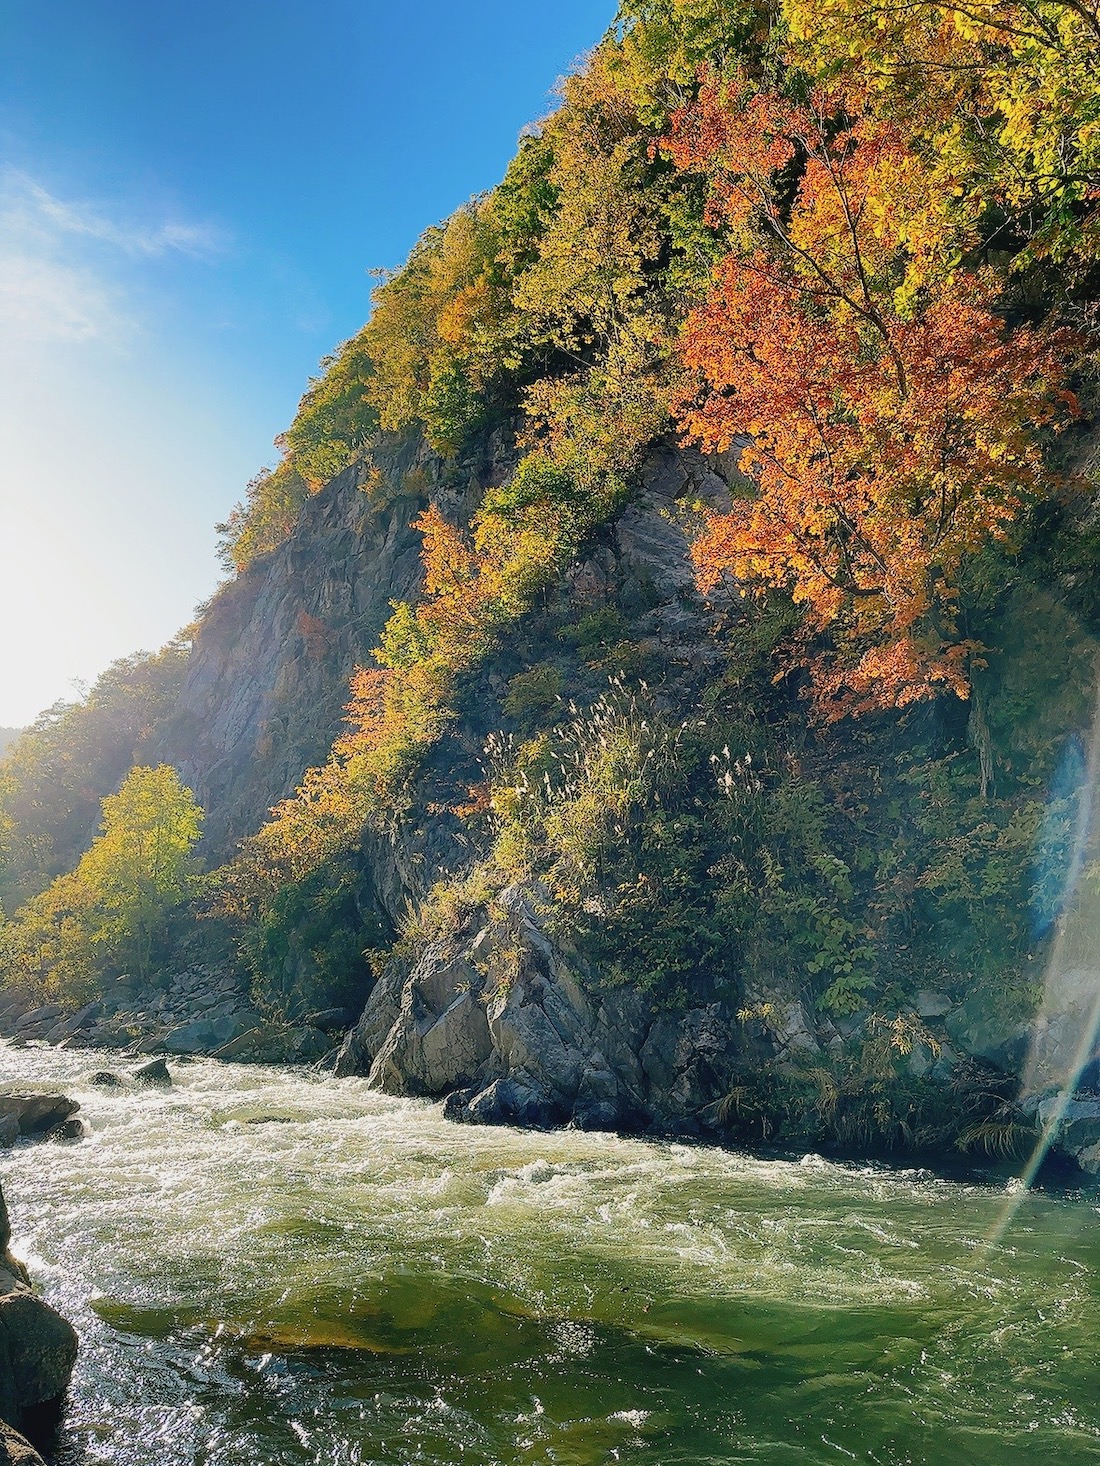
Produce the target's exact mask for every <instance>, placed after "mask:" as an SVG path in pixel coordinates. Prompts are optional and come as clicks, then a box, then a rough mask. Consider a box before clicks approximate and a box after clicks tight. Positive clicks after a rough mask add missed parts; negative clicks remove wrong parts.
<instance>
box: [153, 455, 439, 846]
mask: <svg viewBox="0 0 1100 1466" xmlns="http://www.w3.org/2000/svg"><path fill="white" fill-rule="evenodd" d="M375 457H376V461H377V463H378V466H379V468H380V470H381V472H382V474H383V476H384V478H385V481H386V487H385V490H384V492H383V493H382V494H381V495H378V496H377V498H374V497H372V496H370V495H368V494H367V493H365V492H364V491H363V489H364V484H365V481H366V470H365V469H364V467H363V466H362V465H353V466H352V467H350V468H348V469H346V470H345V471H344V472H343V473H341V474H339V475H338V476H337V477H336V478H335V479H333V481H332V482H331V483H330V484H328V485H327V486H326V487H325V488H324V489H322V490H321V492H320V493H318V494H316V495H315V496H314V497H313V498H312V499H310V500H309V501H308V503H307V504H306V505H305V507H304V509H303V510H302V513H301V516H300V518H299V521H298V524H297V526H296V528H295V530H294V533H293V534H292V535H291V537H290V539H289V540H288V541H287V542H286V543H285V544H284V545H282V546H280V548H279V549H277V550H275V551H273V552H272V553H271V554H270V555H267V556H264V557H263V558H262V559H261V560H259V561H257V563H256V564H255V565H253V566H251V567H250V568H249V569H248V570H247V571H245V572H244V574H242V575H241V576H239V577H238V578H237V579H236V580H235V581H233V582H232V584H230V585H229V586H227V587H226V588H225V589H224V590H223V591H222V592H220V594H219V595H218V596H217V597H216V598H215V600H214V602H213V604H212V605H211V607H210V609H209V611H208V612H207V614H206V615H205V617H204V618H203V621H202V624H201V628H200V631H199V634H198V639H197V642H196V646H195V651H194V654H193V656H192V657H191V659H190V662H189V664H188V670H187V674H186V676H185V679H184V684H183V689H182V692H181V695H180V700H179V705H178V709H177V712H176V713H175V715H174V717H173V718H172V720H171V721H170V724H169V726H168V727H167V728H166V730H165V732H164V734H163V737H162V740H161V743H160V745H159V746H158V747H157V749H156V750H155V753H156V757H157V758H161V759H164V760H165V761H166V762H168V763H171V764H173V765H175V767H176V768H178V769H179V770H180V773H181V775H182V777H183V779H184V782H185V783H187V784H188V785H189V787H191V788H192V789H194V791H195V795H196V797H197V799H198V800H199V802H200V804H202V805H203V807H204V808H205V809H206V810H207V811H208V814H207V822H206V832H205V847H206V849H207V850H208V851H209V852H210V853H211V858H215V859H216V858H220V857H221V856H223V855H225V854H226V853H228V851H229V850H230V849H231V847H232V845H233V844H234V842H235V841H236V840H237V839H239V838H240V837H241V836H243V835H246V834H249V833H251V831H252V830H254V829H256V828H257V826H258V825H259V824H260V823H261V822H262V820H263V819H264V817H265V815H266V812H267V810H268V809H269V808H270V806H271V805H273V804H275V803H276V802H277V801H278V800H280V799H282V798H283V797H284V796H285V795H287V794H289V793H290V792H291V791H292V790H293V789H294V787H295V785H296V784H297V782H298V781H299V779H300V778H301V776H302V773H303V771H304V770H305V769H306V768H308V767H309V765H310V764H316V763H322V762H323V761H324V759H325V757H326V755H327V753H328V749H329V746H330V744H331V742H332V739H333V738H334V736H335V735H336V734H337V733H338V732H339V731H340V729H341V725H342V715H343V706H344V704H345V703H346V702H347V680H348V677H349V676H350V674H351V672H352V670H353V669H354V667H355V666H356V664H357V663H361V662H365V661H367V660H368V658H369V654H370V651H371V648H372V647H374V646H375V645H376V644H377V638H378V634H379V632H380V631H381V629H382V626H383V625H384V624H385V622H386V620H387V618H388V617H389V614H390V601H391V600H401V599H406V598H407V597H408V596H409V595H410V594H411V593H412V592H413V591H414V589H415V587H416V585H417V584H418V582H419V579H420V558H419V552H420V536H419V535H418V534H417V533H416V532H415V531H414V530H413V529H412V528H411V524H412V521H413V520H414V519H415V518H416V516H417V514H418V513H419V512H420V510H421V508H422V507H423V503H424V500H423V498H422V497H420V496H421V495H422V492H423V489H422V487H417V476H418V475H419V476H420V478H421V479H422V480H423V482H428V481H430V477H431V476H432V475H433V474H436V475H438V473H439V471H440V469H441V464H440V462H439V460H436V459H433V458H432V457H431V456H430V455H428V454H427V453H426V452H425V451H424V450H423V449H422V448H421V447H420V446H419V445H417V444H416V443H408V442H402V443H395V444H393V445H391V446H390V447H389V448H387V447H383V448H381V449H380V450H379V451H378V452H377V453H376V455H375ZM410 476H411V477H410Z"/></svg>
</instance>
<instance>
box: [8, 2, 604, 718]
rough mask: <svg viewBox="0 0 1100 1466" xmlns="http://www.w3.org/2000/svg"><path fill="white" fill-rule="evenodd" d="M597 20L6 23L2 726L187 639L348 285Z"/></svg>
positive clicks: (352, 7)
mask: <svg viewBox="0 0 1100 1466" xmlns="http://www.w3.org/2000/svg"><path fill="white" fill-rule="evenodd" d="M614 9H615V6H614V0H543V3H539V0H468V3H466V4H456V3H455V0H414V3H412V4H404V5H398V6H396V7H391V6H389V5H384V4H382V3H379V0H90V3H89V0H0V726H21V725H23V724H25V723H27V722H29V721H30V720H31V719H32V718H33V717H34V716H35V714H36V713H37V712H38V711H39V710H41V709H42V708H43V707H45V706H48V705H49V704H50V703H52V702H53V701H54V700H55V699H57V698H59V697H72V696H74V695H75V694H74V686H75V685H77V684H78V683H79V681H80V680H84V681H90V680H92V679H94V677H95V676H96V674H97V673H98V672H100V671H101V670H102V669H103V668H104V667H105V666H106V665H107V664H108V663H109V662H110V661H112V660H113V659H114V658H115V657H118V656H122V655H124V654H126V653H128V652H131V651H135V650H137V649H138V648H148V649H152V648H155V647H157V646H159V645H160V644H161V643H163V642H164V641H166V640H167V639H168V638H169V637H170V636H172V634H173V633H174V632H175V631H176V630H177V629H178V628H179V627H181V626H183V625H185V624H186V623H187V622H188V621H190V620H191V619H192V612H193V607H194V606H195V604H196V603H197V602H199V601H201V600H202V599H204V598H205V597H206V596H207V595H209V593H210V592H211V590H212V589H213V588H214V586H215V584H216V583H217V580H218V575H219V572H218V569H217V566H216V562H215V557H214V542H215V536H214V532H213V526H214V524H215V522H217V521H218V520H220V519H223V518H224V517H225V515H226V513H227V512H228V510H229V509H230V508H231V507H232V505H233V504H234V503H235V502H236V500H237V499H239V498H240V497H241V495H242V492H243V490H244V486H245V484H246V483H247V481H248V479H249V478H251V476H252V475H253V473H255V472H256V470H257V469H258V468H259V467H261V466H262V465H263V464H265V463H271V462H273V461H274V459H275V456H276V455H275V452H274V449H273V448H272V439H273V438H274V436H275V434H276V433H277V432H279V431H280V430H281V429H282V428H284V427H286V426H287V424H288V423H289V421H290V419H291V417H292V415H293V412H294V408H295V405H296V403H297V400H298V398H299V396H300V395H301V393H302V391H303V390H304V388H305V386H306V383H307V381H308V379H309V376H310V375H311V374H312V373H313V372H314V371H315V370H316V367H317V364H318V361H319V360H320V358H321V357H322V356H324V355H325V354H326V353H327V352H328V351H330V350H331V349H332V348H333V346H335V345H336V344H337V343H338V342H339V341H341V340H343V339H345V338H346V337H347V336H349V335H351V334H352V332H353V331H355V330H356V329H357V328H358V327H359V326H360V325H361V324H362V322H363V321H364V319H365V318H366V315H367V311H368V305H369V301H368V297H369V291H370V286H371V280H370V277H369V274H368V272H369V271H370V270H371V269H373V268H376V267H380V266H381V267H392V266H394V265H396V264H399V263H400V261H401V260H402V259H403V258H404V256H405V255H406V254H407V253H408V250H409V248H410V247H411V245H412V244H413V242H414V240H415V239H416V237H417V235H418V234H419V233H420V232H421V230H422V229H424V228H425V227H426V226H427V225H429V224H432V223H435V222H436V221H437V220H438V219H441V218H443V217H445V216H446V215H447V214H449V213H450V212H451V211H452V210H453V209H454V208H456V207H457V206H458V205H459V204H460V203H462V202H463V201H464V200H465V199H466V198H468V197H469V196H470V195H471V194H472V193H475V192H478V191H479V190H481V189H485V188H488V187H491V186H492V184H493V183H495V182H496V181H497V180H498V178H499V177H500V176H501V174H502V172H503V170H504V168H505V166H506V164H507V162H508V159H509V158H510V157H511V156H512V153H513V152H514V150H515V145H516V140H517V136H518V134H519V132H520V130H521V128H522V127H523V126H524V125H525V124H527V123H528V122H530V121H532V120H534V119H536V118H537V117H539V116H541V115H543V114H544V113H545V112H547V111H548V110H549V108H550V107H551V106H552V105H553V97H552V88H553V85H554V82H555V80H556V79H557V78H558V77H559V76H560V75H562V73H563V72H565V71H567V70H568V69H569V67H570V65H571V63H572V62H573V61H574V60H575V59H576V58H577V57H578V56H579V55H581V54H582V53H583V52H584V50H585V49H586V48H587V47H589V46H591V45H592V44H594V42H595V41H597V40H598V39H599V37H600V35H601V33H602V32H603V30H604V29H605V27H606V26H607V25H608V24H609V23H610V22H611V20H612V18H613V15H614Z"/></svg>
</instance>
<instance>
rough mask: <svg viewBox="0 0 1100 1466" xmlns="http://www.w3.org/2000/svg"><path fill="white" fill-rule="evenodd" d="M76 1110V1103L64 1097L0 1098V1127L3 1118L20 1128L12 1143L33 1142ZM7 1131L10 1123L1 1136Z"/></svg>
mask: <svg viewBox="0 0 1100 1466" xmlns="http://www.w3.org/2000/svg"><path fill="white" fill-rule="evenodd" d="M79 1109H80V1105H79V1104H78V1103H77V1101H76V1100H74V1099H69V1097H68V1096H67V1095H64V1094H0V1124H2V1123H3V1121H4V1119H5V1117H7V1118H8V1120H9V1121H11V1120H14V1121H15V1123H16V1125H17V1126H18V1127H19V1128H18V1132H17V1135H16V1136H15V1137H14V1138H15V1139H21V1140H35V1139H37V1138H39V1137H41V1136H43V1135H47V1134H49V1132H50V1131H51V1130H53V1129H55V1128H56V1127H57V1126H58V1125H63V1124H64V1123H65V1121H66V1120H68V1119H69V1117H70V1116H72V1115H75V1114H76V1112H77V1110H79ZM10 1130H11V1126H10V1123H9V1124H8V1125H6V1126H5V1127H4V1133H10ZM11 1143H12V1142H11V1141H9V1142H8V1144H11Z"/></svg>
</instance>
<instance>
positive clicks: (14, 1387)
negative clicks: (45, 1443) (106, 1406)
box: [0, 1192, 77, 1466]
mask: <svg viewBox="0 0 1100 1466" xmlns="http://www.w3.org/2000/svg"><path fill="white" fill-rule="evenodd" d="M10 1243H11V1223H10V1221H9V1219H8V1210H7V1205H6V1203H5V1201H4V1198H3V1193H2V1192H0V1422H3V1423H5V1424H6V1425H8V1426H11V1427H14V1428H15V1429H22V1428H23V1427H24V1426H25V1425H26V1424H27V1422H28V1420H29V1419H32V1418H33V1420H34V1421H35V1422H38V1423H41V1422H42V1421H43V1419H44V1417H45V1416H48V1415H49V1414H50V1413H54V1412H56V1411H57V1410H59V1409H60V1405H61V1401H62V1398H63V1396H64V1394H65V1391H66V1390H67V1389H68V1386H69V1377H70V1375H71V1374H72V1371H73V1365H74V1364H75V1362H76V1351H77V1340H76V1333H75V1331H74V1329H73V1327H72V1325H71V1324H70V1323H69V1322H68V1321H67V1320H66V1319H64V1318H62V1317H61V1315H60V1314H59V1313H57V1312H56V1311H55V1310H54V1309H52V1308H51V1307H50V1306H49V1304H48V1303H44V1302H43V1301H42V1299H41V1298H39V1297H37V1296H36V1295H35V1294H34V1293H33V1292H32V1291H31V1287H30V1283H29V1280H28V1277H27V1270H26V1268H25V1267H24V1266H23V1264H22V1263H21V1262H19V1261H17V1259H16V1258H14V1257H12V1255H11V1252H10V1250H9V1246H10ZM3 1451H6V1452H7V1455H6V1456H5V1455H4V1454H3ZM39 1459H40V1458H39V1457H38V1455H37V1454H36V1453H35V1452H34V1451H33V1449H32V1448H31V1447H30V1446H29V1445H28V1444H27V1443H26V1442H25V1441H23V1439H22V1437H20V1436H17V1435H15V1433H14V1430H11V1431H7V1432H4V1433H2V1434H0V1466H2V1463H3V1461H5V1460H8V1461H13V1462H19V1463H21V1466H33V1463H35V1462H37V1461H38V1460H39Z"/></svg>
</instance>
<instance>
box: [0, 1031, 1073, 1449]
mask: <svg viewBox="0 0 1100 1466" xmlns="http://www.w3.org/2000/svg"><path fill="white" fill-rule="evenodd" d="M101 1058H102V1056H100V1059H101ZM96 1062H97V1056H95V1055H92V1054H88V1053H83V1054H82V1053H78V1052H65V1051H59V1050H49V1049H44V1048H34V1047H32V1048H29V1049H22V1050H13V1049H10V1048H6V1047H0V1080H3V1081H7V1082H8V1084H9V1087H11V1084H12V1082H13V1081H14V1082H15V1083H16V1084H17V1085H20V1086H21V1085H27V1087H33V1088H48V1087H53V1088H63V1089H64V1090H65V1092H67V1093H69V1094H71V1095H73V1096H74V1097H75V1098H77V1099H79V1100H80V1102H81V1105H82V1107H83V1115H84V1118H85V1120H86V1121H87V1122H88V1124H89V1125H90V1127H91V1135H90V1136H89V1137H88V1138H87V1139H85V1140H83V1141H80V1142H77V1143H75V1144H62V1143H59V1144H46V1145H38V1146H32V1147H26V1148H16V1149H15V1150H13V1151H10V1152H7V1153H6V1154H4V1155H3V1158H2V1159H0V1177H2V1180H3V1185H4V1189H5V1193H6V1194H7V1196H8V1198H9V1201H10V1206H11V1210H12V1214H13V1223H14V1229H15V1242H14V1248H15V1250H16V1252H17V1253H18V1254H20V1255H22V1256H23V1257H24V1259H25V1260H26V1261H27V1262H28V1264H29V1266H30V1268H31V1270H32V1273H33V1275H34V1277H35V1280H36V1282H38V1283H39V1284H40V1285H41V1287H42V1288H43V1290H44V1292H45V1294H46V1296H47V1297H48V1298H49V1299H50V1301H51V1302H53V1303H54V1304H55V1305H56V1306H57V1307H58V1308H60V1309H61V1310H62V1311H63V1312H65V1313H66V1314H67V1315H68V1316H69V1317H70V1318H71V1319H72V1320H73V1322H74V1323H75V1324H76V1326H77V1328H78V1330H79V1332H80V1335H81V1343H82V1350H81V1357H80V1362H79V1365H78V1369H77V1374H76V1376H75V1377H74V1382H73V1391H72V1396H73V1398H72V1404H71V1407H70V1411H69V1415H68V1421H67V1425H66V1428H65V1441H64V1444H63V1447H62V1460H63V1461H65V1462H68V1463H78V1462H79V1463H86V1466H97V1463H107V1462H110V1463H119V1466H154V1463H155V1466H200V1463H202V1466H206V1463H210V1466H213V1463H218V1466H283V1463H287V1466H290V1463H303V1462H307V1463H320V1466H344V1463H386V1466H390V1463H393V1466H412V1463H417V1466H454V1463H468V1466H489V1463H501V1466H513V1463H515V1466H518V1463H536V1462H537V1463H559V1466H593V1463H602V1462H629V1463H639V1466H640V1463H649V1466H672V1463H679V1462H683V1463H692V1466H706V1463H722V1466H726V1463H733V1462H767V1463H769V1466H786V1463H796V1462H797V1463H810V1462H843V1461H848V1460H855V1461H868V1462H880V1463H890V1466H895V1463H898V1466H900V1463H917V1462H922V1463H923V1462H927V1463H934V1466H954V1463H964V1462H965V1463H972V1462H973V1463H978V1462H980V1463H994V1462H995V1463H997V1466H1003V1463H1009V1462H1015V1461H1018V1460H1023V1459H1025V1457H1024V1452H1027V1453H1028V1455H1029V1456H1030V1457H1032V1458H1033V1459H1035V1460H1039V1459H1040V1458H1041V1459H1043V1460H1045V1461H1050V1462H1058V1463H1063V1462H1064V1463H1075V1462H1085V1461H1088V1462H1096V1461H1100V1378H1098V1371H1097V1358H1098V1355H1100V1232H1098V1228H1097V1208H1096V1205H1095V1203H1094V1201H1092V1200H1090V1199H1088V1198H1086V1197H1050V1196H1042V1195H1027V1196H1022V1197H1019V1198H1016V1200H1018V1201H1019V1209H1018V1211H1017V1213H1016V1215H1015V1219H1014V1221H1013V1222H1012V1225H1011V1226H1010V1227H1009V1229H1008V1231H1007V1232H1006V1233H1005V1236H1004V1238H1003V1240H1002V1241H1001V1242H1000V1243H997V1244H995V1245H990V1244H989V1242H988V1239H989V1237H990V1236H991V1235H993V1234H994V1232H995V1229H996V1228H997V1225H998V1222H999V1220H1000V1219H1001V1217H1002V1215H1003V1212H1004V1209H1005V1205H1006V1200H1007V1201H1009V1202H1011V1201H1012V1200H1013V1197H1012V1196H1011V1192H1008V1193H1006V1191H1005V1188H1004V1187H1001V1186H997V1185H989V1186H984V1185H980V1186H971V1185H963V1184H960V1183H957V1182H948V1181H940V1180H936V1179H933V1178H931V1177H928V1176H926V1175H924V1174H923V1173H919V1172H894V1173H890V1172H886V1171H880V1170H875V1169H871V1168H858V1167H852V1168H849V1167H843V1166H839V1165H834V1164H830V1163H827V1162H825V1161H823V1160H821V1159H820V1158H817V1157H812V1156H811V1157H807V1158H805V1159H804V1160H803V1161H802V1162H801V1163H799V1162H797V1161H794V1162H792V1161H778V1160H760V1159H754V1158H751V1157H748V1156H742V1155H734V1154H729V1153H725V1152H722V1151H718V1150H711V1149H705V1148H702V1147H696V1146H688V1145H681V1144H674V1143H661V1142H654V1141H648V1140H623V1139H617V1138H615V1137H614V1136H608V1135H592V1134H580V1133H573V1132H562V1133H559V1134H551V1135H544V1134H532V1133H525V1132H521V1131H515V1130H508V1129H472V1128H464V1127H458V1126H452V1125H449V1124H446V1123H445V1122H444V1121H443V1120H442V1118H441V1115H440V1109H439V1107H438V1106H436V1105H431V1104H428V1103H421V1102H417V1101H405V1100H393V1099H388V1098H386V1097H384V1096H382V1095H379V1094H375V1093H372V1092H370V1091H368V1090H367V1089H366V1087H365V1085H364V1084H363V1082H362V1081H358V1080H340V1081H336V1080H332V1079H324V1078H318V1077H316V1076H312V1075H309V1074H304V1073H299V1072H286V1071H281V1070H275V1069H265V1068H256V1067H244V1066H237V1065H231V1064H215V1063H212V1062H201V1061H200V1062H195V1063H192V1064H186V1065H183V1064H181V1065H179V1066H178V1067H177V1068H175V1078H176V1082H175V1084H174V1086H173V1087H172V1088H171V1089H170V1090H166V1091H163V1092H158V1091H149V1090H144V1091H140V1090H127V1091H124V1092H120V1093H111V1092H101V1091H98V1090H96V1089H93V1088H91V1087H90V1086H89V1085H88V1083H87V1076H88V1075H89V1074H90V1073H91V1072H92V1071H93V1070H94V1068H95V1067H96Z"/></svg>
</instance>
